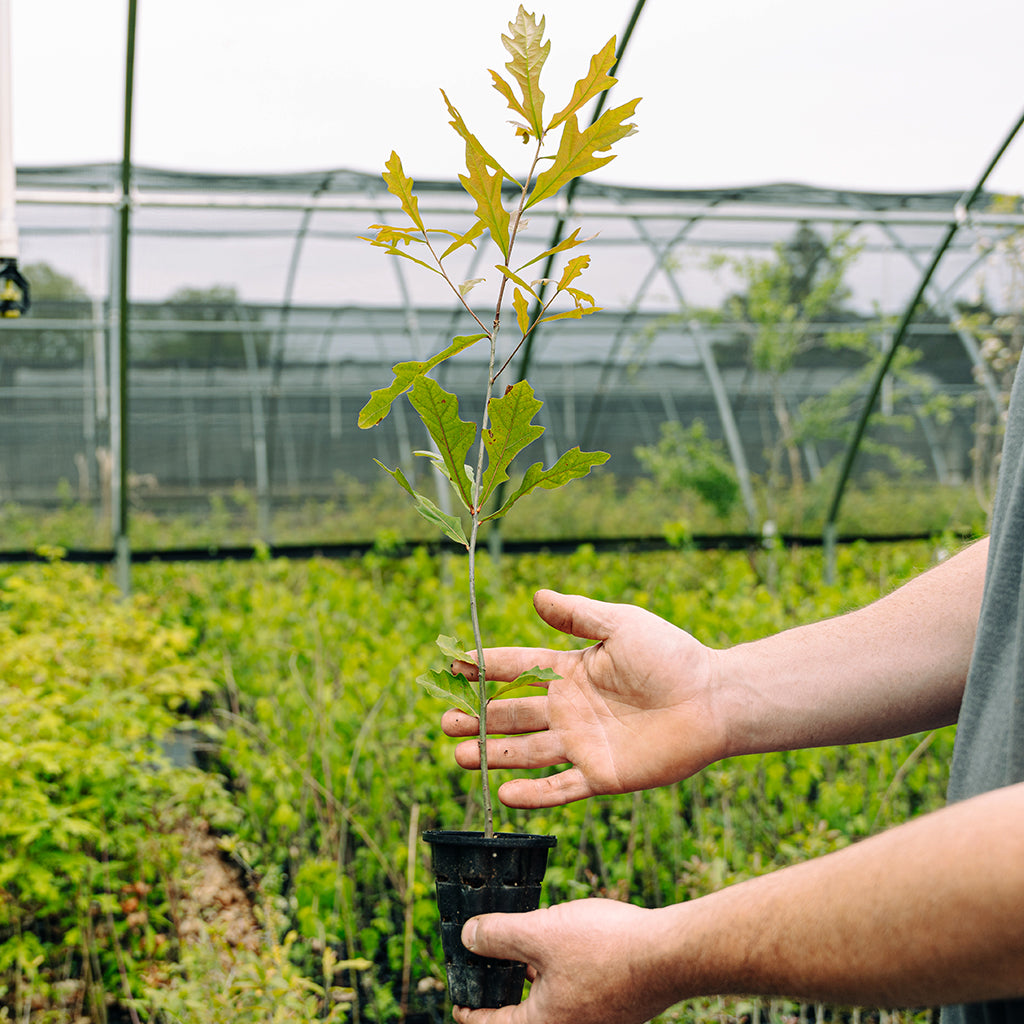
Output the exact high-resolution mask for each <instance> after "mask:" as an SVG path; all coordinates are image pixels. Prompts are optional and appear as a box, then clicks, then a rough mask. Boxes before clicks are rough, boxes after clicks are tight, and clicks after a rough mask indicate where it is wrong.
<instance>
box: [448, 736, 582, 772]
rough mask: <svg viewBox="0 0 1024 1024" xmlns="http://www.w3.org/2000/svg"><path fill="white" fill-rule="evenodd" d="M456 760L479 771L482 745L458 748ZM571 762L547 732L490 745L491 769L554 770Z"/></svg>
mask: <svg viewBox="0 0 1024 1024" xmlns="http://www.w3.org/2000/svg"><path fill="white" fill-rule="evenodd" d="M455 760H456V762H457V763H458V765H459V767H460V768H479V767H480V743H479V741H478V740H466V741H464V742H463V743H460V744H459V745H458V746H457V747H456V748H455ZM568 760H569V759H568V758H567V757H566V756H565V751H564V750H563V749H562V746H561V744H560V743H559V742H558V739H557V737H556V736H554V735H553V734H552V733H550V732H546V731H545V732H532V733H528V734H527V735H526V736H503V737H502V738H501V739H491V740H488V741H487V764H488V766H489V767H491V768H550V767H552V766H553V765H556V764H565V763H566V762H567V761H568Z"/></svg>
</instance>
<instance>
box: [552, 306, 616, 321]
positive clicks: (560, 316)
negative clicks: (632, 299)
mask: <svg viewBox="0 0 1024 1024" xmlns="http://www.w3.org/2000/svg"><path fill="white" fill-rule="evenodd" d="M603 310H604V306H576V307H574V308H573V309H565V310H562V312H561V313H552V314H550V316H542V317H541V318H540V320H539V321H538V323H542V324H546V323H549V322H551V321H552V320H582V319H583V318H584V317H585V316H586V315H587V314H588V313H600V312H602V311H603Z"/></svg>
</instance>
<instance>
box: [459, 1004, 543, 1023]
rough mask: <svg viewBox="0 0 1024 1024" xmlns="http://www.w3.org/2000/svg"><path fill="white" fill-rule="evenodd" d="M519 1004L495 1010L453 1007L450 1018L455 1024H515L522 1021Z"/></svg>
mask: <svg viewBox="0 0 1024 1024" xmlns="http://www.w3.org/2000/svg"><path fill="white" fill-rule="evenodd" d="M523 1005H525V1004H524V1003H519V1004H518V1005H516V1006H502V1007H501V1008H500V1009H497V1010H487V1009H482V1010H470V1009H469V1008H468V1007H466V1006H453V1007H452V1018H453V1019H454V1020H455V1022H456V1024H517V1022H518V1021H519V1020H522V1019H524V1018H523V1016H522V1013H523V1011H522V1010H520V1007H521V1006H523Z"/></svg>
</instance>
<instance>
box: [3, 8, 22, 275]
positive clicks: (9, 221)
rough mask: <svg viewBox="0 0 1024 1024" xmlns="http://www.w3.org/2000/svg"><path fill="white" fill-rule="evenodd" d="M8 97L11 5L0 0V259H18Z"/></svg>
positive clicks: (10, 112) (9, 94)
mask: <svg viewBox="0 0 1024 1024" xmlns="http://www.w3.org/2000/svg"><path fill="white" fill-rule="evenodd" d="M11 97H12V92H11V4H10V0H0V259H17V258H18V223H17V221H16V220H15V216H14V131H13V128H12V126H11V121H12V118H13V110H12V106H13V104H12V102H11Z"/></svg>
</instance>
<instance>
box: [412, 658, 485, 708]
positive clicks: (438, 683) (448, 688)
mask: <svg viewBox="0 0 1024 1024" xmlns="http://www.w3.org/2000/svg"><path fill="white" fill-rule="evenodd" d="M416 682H417V683H419V684H420V686H422V687H423V688H424V689H425V690H426V691H427V692H428V693H430V694H433V696H435V697H440V698H441V699H442V700H446V701H448V702H449V703H450V704H451V705H452V707H456V708H458V709H459V710H460V711H465V712H466V714H467V715H472V716H473V717H474V718H476V717H477V716H478V715H479V714H480V712H479V708H478V704H479V698H478V696H477V692H476V687H474V685H473V684H472V683H471V682H470V681H469V680H468V679H467V678H466V677H465V676H464V675H463V674H462V673H461V672H460V673H459V674H458V675H455V674H454V673H453V672H449V671H448V670H447V669H431V670H430V671H429V672H425V673H424V674H423V675H421V676H417V677H416Z"/></svg>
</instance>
